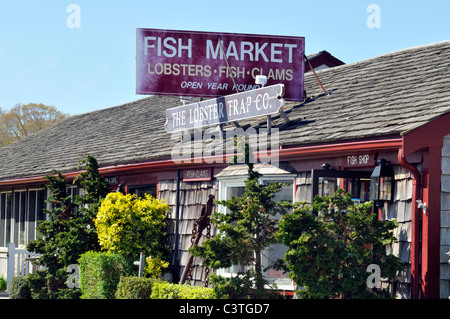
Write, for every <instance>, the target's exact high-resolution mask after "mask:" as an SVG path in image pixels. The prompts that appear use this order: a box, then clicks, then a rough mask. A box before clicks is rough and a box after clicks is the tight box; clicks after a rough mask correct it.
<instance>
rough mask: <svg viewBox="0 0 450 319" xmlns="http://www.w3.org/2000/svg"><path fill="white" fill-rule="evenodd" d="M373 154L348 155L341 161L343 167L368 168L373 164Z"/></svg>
mask: <svg viewBox="0 0 450 319" xmlns="http://www.w3.org/2000/svg"><path fill="white" fill-rule="evenodd" d="M374 156H375V154H371V153H365V154H349V155H347V156H345V157H344V158H343V159H342V166H343V167H362V166H370V165H372V164H373V163H374Z"/></svg>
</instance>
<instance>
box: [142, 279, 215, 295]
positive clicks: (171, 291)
mask: <svg viewBox="0 0 450 319" xmlns="http://www.w3.org/2000/svg"><path fill="white" fill-rule="evenodd" d="M151 299H216V295H215V293H214V290H213V289H211V288H206V287H199V286H189V285H179V284H171V283H168V282H165V281H160V282H154V283H153V287H152V294H151Z"/></svg>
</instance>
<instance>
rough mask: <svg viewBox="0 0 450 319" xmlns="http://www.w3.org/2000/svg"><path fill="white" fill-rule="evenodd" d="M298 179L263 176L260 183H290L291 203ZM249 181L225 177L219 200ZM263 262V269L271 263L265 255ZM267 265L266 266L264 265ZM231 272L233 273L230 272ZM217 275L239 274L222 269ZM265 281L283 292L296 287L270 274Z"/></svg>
mask: <svg viewBox="0 0 450 319" xmlns="http://www.w3.org/2000/svg"><path fill="white" fill-rule="evenodd" d="M296 177H297V175H296V174H280V175H269V174H267V175H263V176H261V177H260V178H259V182H260V183H261V184H262V183H265V182H268V183H271V182H277V181H280V182H286V183H289V184H290V186H291V187H292V193H291V198H290V199H289V200H291V202H294V201H295V189H296V187H295V178H296ZM246 180H247V176H229V177H223V178H219V179H218V181H219V200H224V199H229V198H228V195H229V194H230V191H229V189H230V188H232V187H244V186H245V181H246ZM218 211H219V212H220V213H226V207H224V206H222V205H218ZM269 249H271V248H270V247H268V248H267V250H269ZM261 257H262V258H261V259H262V260H263V267H266V266H267V265H268V263H269V260H268V257H267V256H266V255H265V254H264V253H263V254H262V256H261ZM265 263H266V265H264V264H265ZM232 267H238V266H232ZM230 270H231V271H230ZM216 272H217V274H218V275H221V276H223V277H232V276H233V275H236V274H237V272H234V271H233V268H220V269H217V271H216ZM264 277H265V279H266V280H267V281H268V283H269V284H274V283H275V284H276V285H277V288H278V289H281V290H293V289H294V285H293V282H292V280H291V279H289V278H279V277H277V278H269V277H268V273H267V272H265V273H264Z"/></svg>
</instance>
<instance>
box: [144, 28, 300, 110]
mask: <svg viewBox="0 0 450 319" xmlns="http://www.w3.org/2000/svg"><path fill="white" fill-rule="evenodd" d="M304 51H305V39H304V38H303V37H288V36H267V35H250V34H233V33H213V32H191V31H173V30H158V29H137V30H136V93H137V94H166V95H180V96H202V97H205V96H210V97H216V96H223V95H229V94H232V93H235V92H237V91H239V92H240V91H248V90H253V89H255V88H260V86H259V85H257V84H255V78H256V76H257V75H265V76H266V77H267V79H268V81H267V85H272V84H276V83H282V84H284V85H285V88H286V94H285V99H287V100H295V101H301V100H303V75H304V58H303V55H304Z"/></svg>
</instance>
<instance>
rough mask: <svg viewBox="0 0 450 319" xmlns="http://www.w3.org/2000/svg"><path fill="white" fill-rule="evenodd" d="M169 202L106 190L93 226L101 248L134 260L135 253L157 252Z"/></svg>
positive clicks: (161, 241) (159, 249) (159, 252)
mask: <svg viewBox="0 0 450 319" xmlns="http://www.w3.org/2000/svg"><path fill="white" fill-rule="evenodd" d="M168 210H169V205H167V204H166V203H164V202H161V201H159V200H157V199H155V198H154V197H152V196H149V195H146V196H145V198H136V196H135V195H134V194H128V195H124V194H122V193H109V194H108V195H107V196H106V198H105V199H104V200H103V201H102V203H101V206H100V208H99V210H98V214H97V217H96V219H95V227H96V228H97V234H98V239H99V243H100V246H101V247H102V249H103V250H106V251H108V252H113V253H117V254H121V255H123V256H125V257H126V258H127V259H128V260H130V261H134V260H137V258H139V253H141V252H143V253H145V255H146V256H161V254H162V252H163V251H165V250H166V248H167V247H166V246H165V244H164V236H165V232H164V230H165V227H166V222H165V219H166V214H167V211H168Z"/></svg>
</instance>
